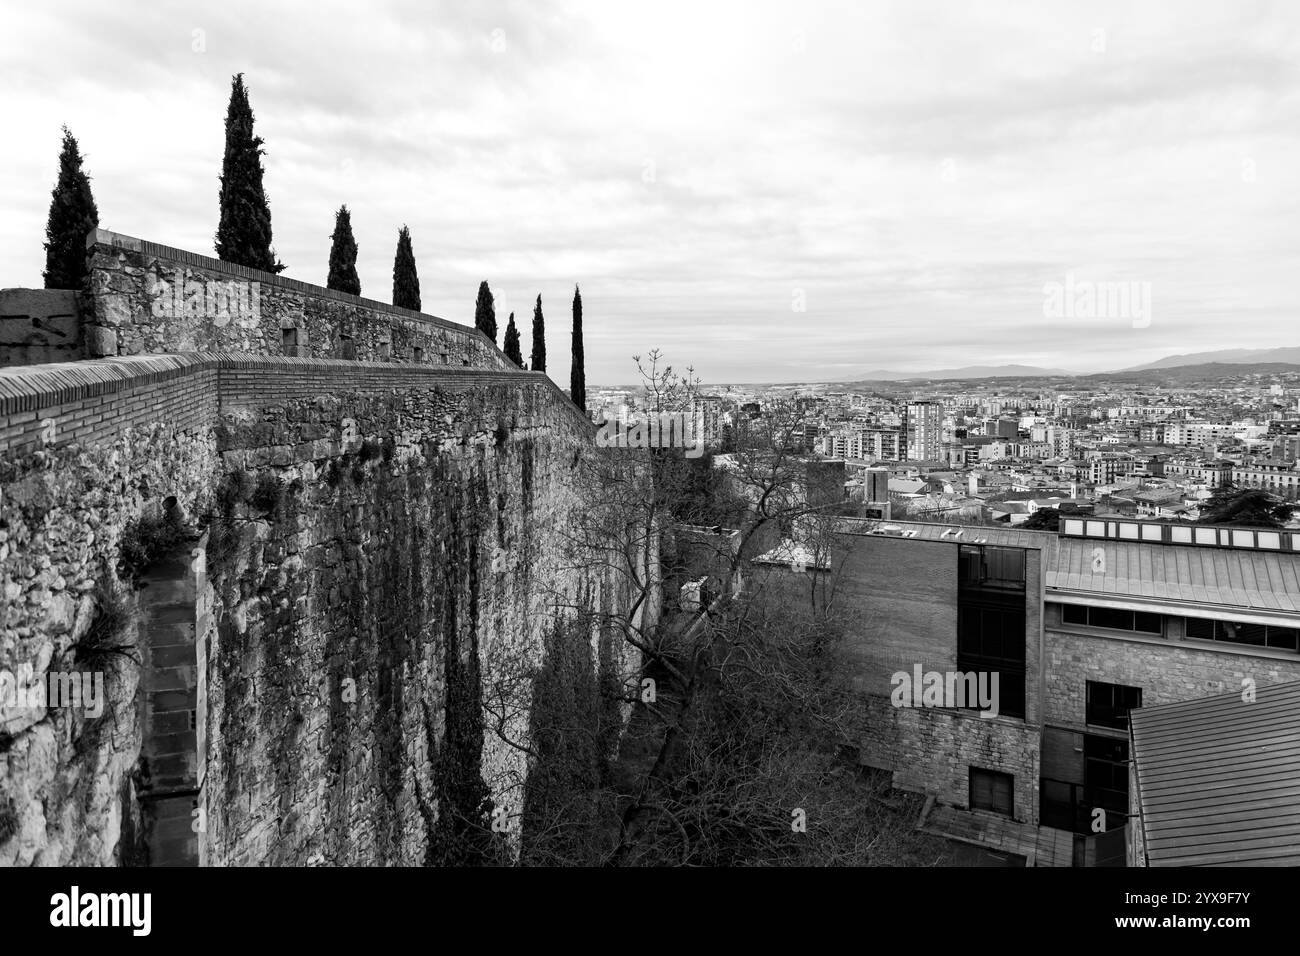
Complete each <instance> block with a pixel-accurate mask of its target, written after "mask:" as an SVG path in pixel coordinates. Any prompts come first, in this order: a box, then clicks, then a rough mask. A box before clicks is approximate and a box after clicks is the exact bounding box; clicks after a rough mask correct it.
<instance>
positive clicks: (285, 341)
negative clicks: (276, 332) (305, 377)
mask: <svg viewBox="0 0 1300 956" xmlns="http://www.w3.org/2000/svg"><path fill="white" fill-rule="evenodd" d="M280 351H281V352H282V353H283V354H285V355H297V354H298V330H297V329H281V330H280Z"/></svg>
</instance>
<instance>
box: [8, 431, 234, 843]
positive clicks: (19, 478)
mask: <svg viewBox="0 0 1300 956" xmlns="http://www.w3.org/2000/svg"><path fill="white" fill-rule="evenodd" d="M218 461H219V459H218V458H217V454H216V443H215V441H214V440H213V437H212V435H211V433H210V431H208V432H206V433H204V432H203V431H201V430H200V431H199V432H198V433H195V434H191V433H187V432H185V431H182V430H180V429H178V428H177V427H176V426H175V425H174V424H167V423H161V422H156V423H151V424H149V423H147V424H141V425H140V426H138V427H134V426H131V425H126V426H123V427H122V428H120V429H114V432H113V437H109V438H106V439H105V440H104V441H102V442H95V443H79V442H72V441H69V440H66V439H65V440H64V441H63V443H62V444H58V445H52V446H50V447H46V448H42V449H40V450H33V451H30V452H29V453H25V454H14V453H12V451H11V449H10V448H7V447H6V448H5V450H4V456H3V461H2V462H0V598H2V600H0V674H10V675H15V674H22V673H24V670H25V668H28V667H30V668H31V673H32V674H33V675H34V676H35V677H36V678H38V679H39V678H41V677H43V676H45V675H47V674H53V673H72V672H81V673H87V674H89V673H92V672H99V673H101V674H102V675H103V686H104V689H105V694H106V697H107V701H106V703H105V705H104V706H103V709H102V712H101V713H100V714H99V715H98V716H95V715H93V714H88V713H86V711H85V709H84V708H74V707H67V706H60V707H46V706H39V707H36V708H32V707H28V706H23V705H19V706H13V707H3V706H0V866H26V865H31V864H35V865H49V866H63V865H85V866H100V865H108V864H113V863H121V862H124V858H125V857H129V855H130V853H131V851H132V848H133V843H134V838H133V837H132V835H131V831H132V829H133V828H135V827H137V826H138V806H137V804H136V800H135V790H136V786H135V783H136V781H135V780H134V779H133V775H134V773H135V771H136V768H137V765H138V760H139V756H140V746H141V720H140V716H141V715H140V711H139V700H138V694H137V682H138V680H139V668H138V666H137V665H136V664H135V663H134V662H133V661H131V660H129V659H127V658H126V657H123V656H122V655H120V654H116V653H113V652H107V653H105V652H102V651H99V652H97V651H96V648H98V647H102V645H103V643H104V642H105V639H107V641H108V642H109V643H112V644H121V645H128V646H131V647H133V648H135V647H137V646H138V643H139V635H138V633H137V622H138V619H139V614H138V603H139V597H138V595H137V593H136V592H135V591H134V590H132V589H131V588H130V587H129V586H128V585H126V584H125V583H123V582H122V581H120V580H119V578H118V575H117V574H116V568H117V566H118V562H119V559H120V557H121V549H120V544H121V541H122V538H123V534H124V532H125V531H126V530H127V529H128V528H129V527H130V526H131V525H132V524H133V523H134V522H136V521H137V520H138V519H139V518H140V517H141V516H142V515H143V514H145V513H146V512H147V511H155V512H156V511H157V509H158V508H159V506H160V504H161V503H162V502H164V501H166V500H167V499H168V498H175V499H176V502H177V505H178V506H179V507H180V508H181V509H182V510H183V511H185V512H188V513H190V514H194V513H203V512H205V511H206V510H208V507H209V505H208V501H209V499H210V494H211V492H210V489H211V487H212V486H213V484H214V478H215V475H216V472H217V466H218ZM133 653H135V652H134V651H133Z"/></svg>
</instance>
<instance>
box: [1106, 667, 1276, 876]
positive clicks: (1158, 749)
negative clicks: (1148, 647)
mask: <svg viewBox="0 0 1300 956" xmlns="http://www.w3.org/2000/svg"><path fill="white" fill-rule="evenodd" d="M1130 722H1131V724H1132V731H1131V732H1132V740H1133V750H1132V754H1133V761H1134V765H1135V770H1136V774H1137V797H1138V800H1139V801H1140V805H1141V817H1140V825H1141V827H1142V832H1143V835H1144V837H1145V844H1146V854H1147V861H1148V864H1149V865H1151V866H1241V865H1246V864H1249V865H1256V866H1297V865H1300V730H1297V728H1300V682H1292V683H1286V684H1272V685H1269V686H1265V687H1261V688H1259V689H1258V690H1257V691H1256V694H1255V699H1254V701H1251V702H1247V701H1244V700H1243V699H1242V694H1241V693H1240V692H1233V693H1231V694H1223V695H1219V696H1215V697H1203V698H1200V699H1199V700H1191V701H1183V702H1180V703H1175V704H1161V705H1158V706H1155V707H1144V708H1139V709H1137V710H1134V711H1132V712H1131V714H1130Z"/></svg>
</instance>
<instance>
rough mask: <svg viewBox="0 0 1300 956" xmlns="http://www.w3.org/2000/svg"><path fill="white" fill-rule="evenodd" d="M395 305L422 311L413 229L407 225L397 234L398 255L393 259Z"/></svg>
mask: <svg viewBox="0 0 1300 956" xmlns="http://www.w3.org/2000/svg"><path fill="white" fill-rule="evenodd" d="M393 305H397V306H401V307H402V308H403V309H411V310H412V311H415V312H419V311H420V277H419V275H417V274H416V271H415V251H414V250H413V249H412V248H411V230H410V229H407V228H406V227H405V226H403V227H402V230H401V232H399V233H398V234H397V256H396V258H394V259H393Z"/></svg>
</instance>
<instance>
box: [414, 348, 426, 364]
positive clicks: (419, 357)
mask: <svg viewBox="0 0 1300 956" xmlns="http://www.w3.org/2000/svg"><path fill="white" fill-rule="evenodd" d="M413 356H414V360H415V362H416V364H417V365H418V364H419V363H420V362H423V361H424V349H422V348H420V347H419V346H418V345H417V346H416V347H415V349H414V350H413Z"/></svg>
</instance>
